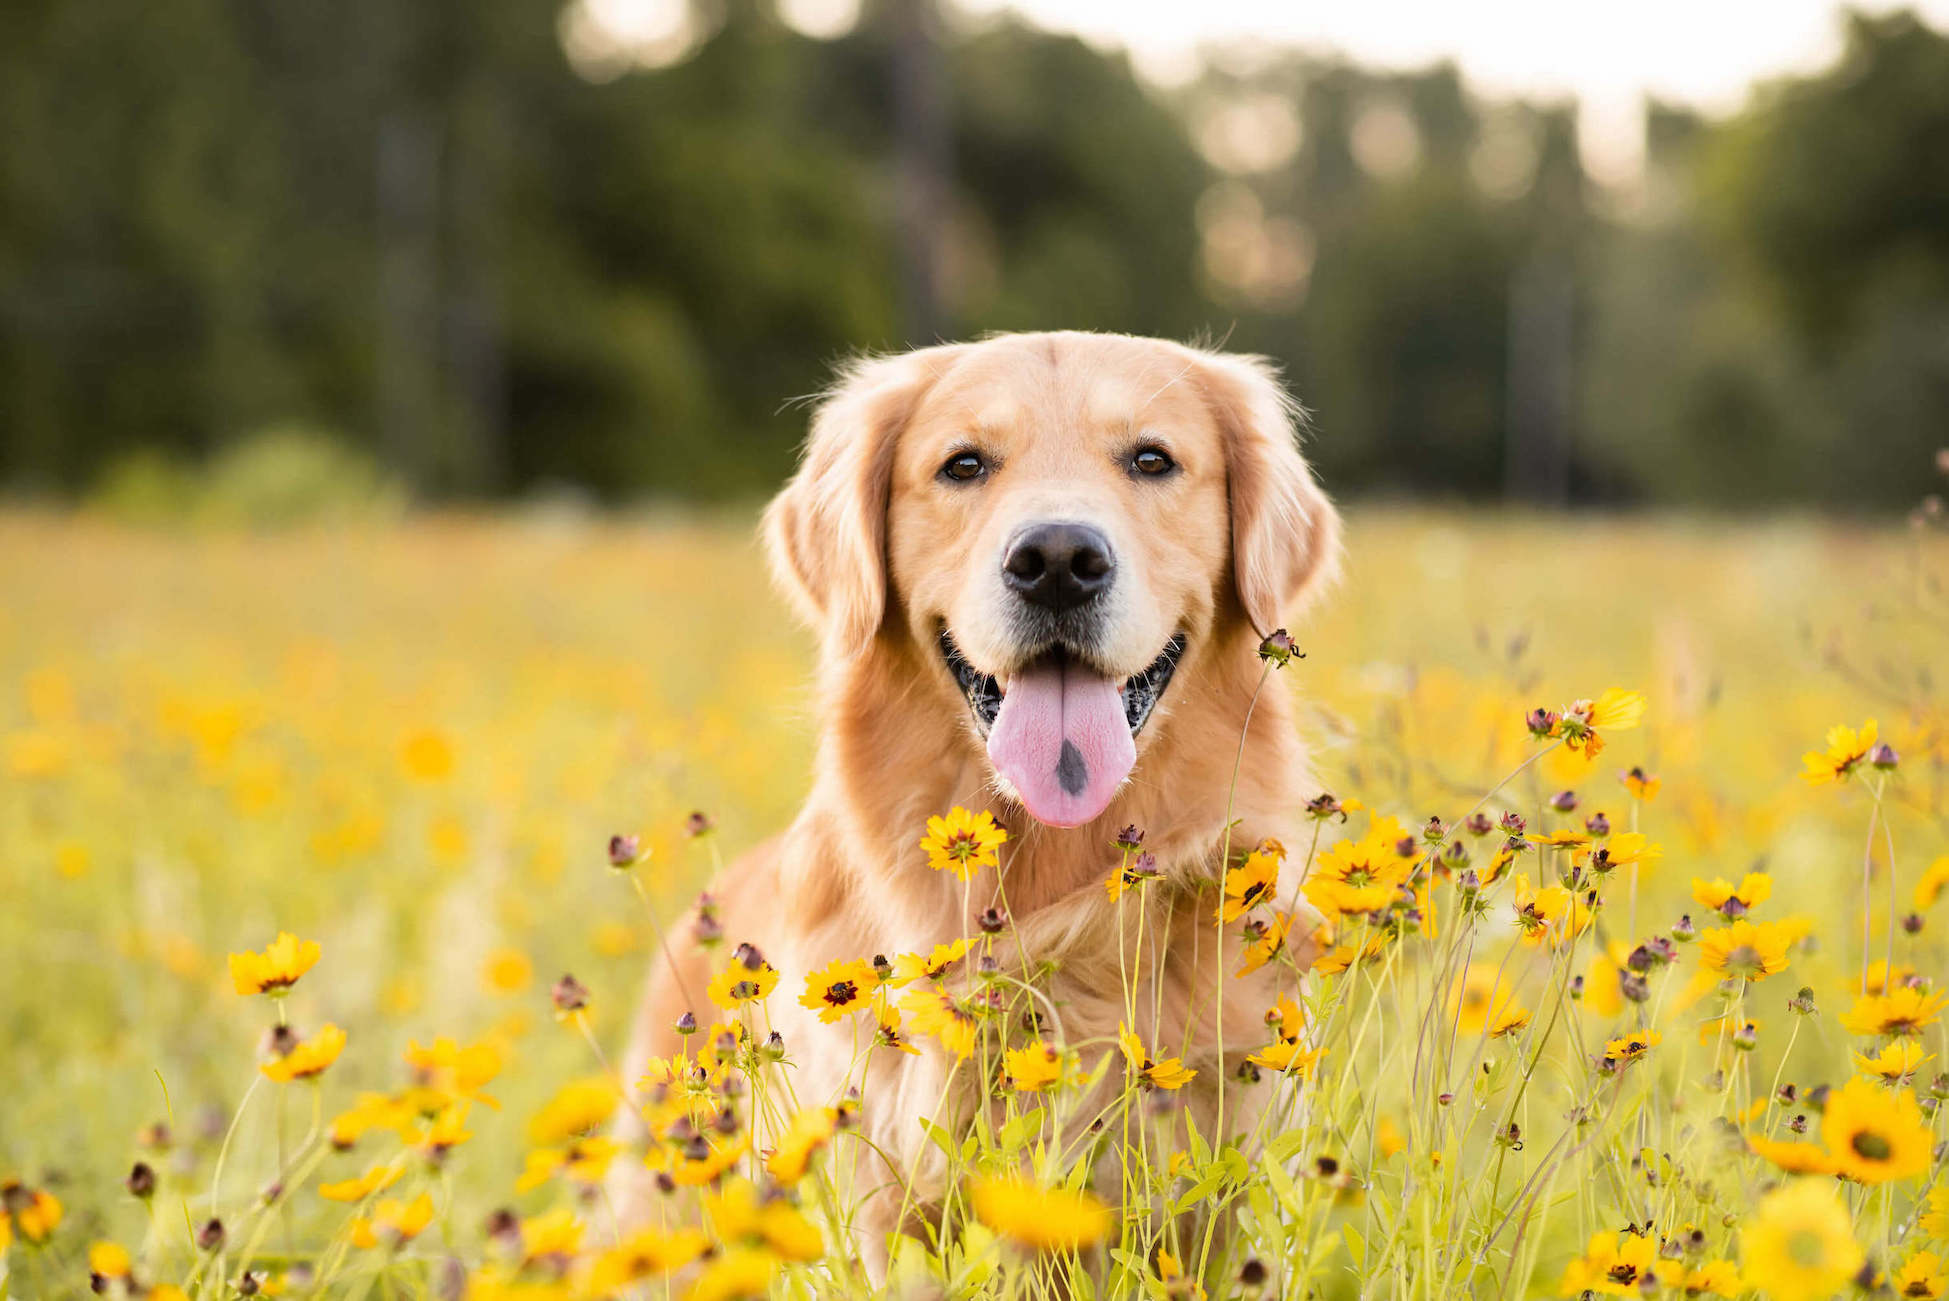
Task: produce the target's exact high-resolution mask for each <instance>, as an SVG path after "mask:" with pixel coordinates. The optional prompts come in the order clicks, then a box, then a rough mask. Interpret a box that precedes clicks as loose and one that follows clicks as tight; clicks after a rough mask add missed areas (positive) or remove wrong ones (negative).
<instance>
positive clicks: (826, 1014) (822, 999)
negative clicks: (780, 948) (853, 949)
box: [799, 958, 880, 1025]
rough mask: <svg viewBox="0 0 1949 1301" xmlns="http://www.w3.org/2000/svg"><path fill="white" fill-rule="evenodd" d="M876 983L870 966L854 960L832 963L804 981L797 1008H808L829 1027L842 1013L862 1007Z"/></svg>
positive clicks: (876, 980) (876, 985) (877, 982)
mask: <svg viewBox="0 0 1949 1301" xmlns="http://www.w3.org/2000/svg"><path fill="white" fill-rule="evenodd" d="M879 983H880V978H879V977H878V976H877V975H876V974H875V973H874V971H873V967H872V964H871V963H868V962H863V961H861V960H860V959H858V958H850V959H848V960H846V961H843V962H835V963H833V964H832V965H830V966H828V967H826V968H824V969H823V970H820V971H815V972H813V973H812V974H811V975H809V976H807V977H806V978H805V992H804V993H803V994H800V995H799V1006H801V1007H809V1008H811V1009H812V1010H813V1011H815V1012H817V1013H818V1014H819V1019H820V1020H821V1021H824V1022H825V1023H826V1024H828V1025H830V1024H832V1023H833V1022H834V1021H837V1020H838V1019H839V1018H840V1017H842V1016H844V1015H846V1013H848V1012H857V1011H858V1010H859V1009H860V1008H862V1007H865V1006H866V1005H867V1001H868V997H869V995H870V994H871V993H872V991H873V990H874V989H875V988H877V987H878V985H879Z"/></svg>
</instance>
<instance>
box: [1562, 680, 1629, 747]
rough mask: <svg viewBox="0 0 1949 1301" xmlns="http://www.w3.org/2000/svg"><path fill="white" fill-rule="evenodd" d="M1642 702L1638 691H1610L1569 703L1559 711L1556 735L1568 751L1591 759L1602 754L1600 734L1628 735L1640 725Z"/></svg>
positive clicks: (1621, 689)
mask: <svg viewBox="0 0 1949 1301" xmlns="http://www.w3.org/2000/svg"><path fill="white" fill-rule="evenodd" d="M1644 707H1645V698H1644V693H1643V692H1640V691H1626V690H1624V689H1623V688H1622V687H1612V688H1610V689H1609V690H1607V691H1605V692H1604V694H1603V695H1601V696H1599V697H1597V699H1595V700H1577V701H1572V702H1571V704H1570V707H1569V708H1568V709H1565V710H1564V711H1563V717H1562V719H1561V720H1560V721H1559V723H1558V725H1557V732H1558V734H1560V735H1561V736H1562V737H1563V744H1564V746H1565V747H1566V748H1568V749H1571V750H1581V751H1583V752H1584V754H1586V755H1588V756H1589V757H1590V758H1592V759H1595V758H1596V757H1597V756H1598V755H1599V754H1602V753H1603V751H1604V738H1603V736H1602V735H1601V733H1604V732H1628V731H1630V730H1631V729H1632V728H1634V727H1636V726H1637V725H1638V724H1639V723H1641V722H1642V721H1644Z"/></svg>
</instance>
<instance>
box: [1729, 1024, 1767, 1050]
mask: <svg viewBox="0 0 1949 1301" xmlns="http://www.w3.org/2000/svg"><path fill="white" fill-rule="evenodd" d="M1759 1042H1760V1036H1759V1027H1758V1026H1756V1025H1754V1024H1753V1023H1752V1022H1751V1021H1748V1022H1747V1023H1746V1024H1745V1025H1742V1026H1740V1027H1739V1029H1737V1030H1735V1031H1733V1034H1732V1046H1733V1047H1735V1048H1737V1049H1739V1050H1740V1051H1741V1052H1747V1053H1749V1052H1751V1051H1753V1049H1755V1048H1757V1047H1759Z"/></svg>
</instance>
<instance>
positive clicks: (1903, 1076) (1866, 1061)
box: [1854, 1039, 1935, 1084]
mask: <svg viewBox="0 0 1949 1301" xmlns="http://www.w3.org/2000/svg"><path fill="white" fill-rule="evenodd" d="M1934 1060H1935V1054H1934V1053H1925V1052H1923V1051H1922V1045H1920V1044H1918V1043H1916V1042H1915V1041H1914V1040H1913V1039H1897V1040H1896V1041H1894V1042H1893V1043H1891V1044H1889V1045H1888V1046H1887V1047H1886V1048H1883V1049H1882V1050H1881V1051H1880V1052H1878V1053H1872V1054H1870V1053H1856V1054H1854V1069H1855V1070H1857V1071H1860V1072H1861V1073H1862V1074H1863V1075H1876V1076H1879V1077H1880V1078H1881V1079H1882V1080H1883V1081H1884V1082H1886V1083H1888V1084H1906V1083H1908V1082H1909V1081H1910V1080H1911V1079H1913V1078H1914V1077H1915V1072H1917V1071H1919V1070H1921V1069H1922V1067H1923V1066H1924V1065H1925V1064H1927V1063H1929V1062H1932V1061H1934Z"/></svg>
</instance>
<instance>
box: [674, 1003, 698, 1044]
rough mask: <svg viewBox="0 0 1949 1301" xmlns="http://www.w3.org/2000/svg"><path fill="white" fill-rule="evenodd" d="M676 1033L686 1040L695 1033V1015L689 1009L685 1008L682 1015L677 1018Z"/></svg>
mask: <svg viewBox="0 0 1949 1301" xmlns="http://www.w3.org/2000/svg"><path fill="white" fill-rule="evenodd" d="M677 1033H678V1034H680V1035H682V1036H683V1037H684V1038H686V1039H688V1038H690V1036H692V1035H694V1034H696V1033H697V1014H696V1013H695V1012H693V1011H691V1010H690V1009H689V1008H685V1009H684V1014H683V1015H682V1016H680V1017H678V1018H677Z"/></svg>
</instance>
